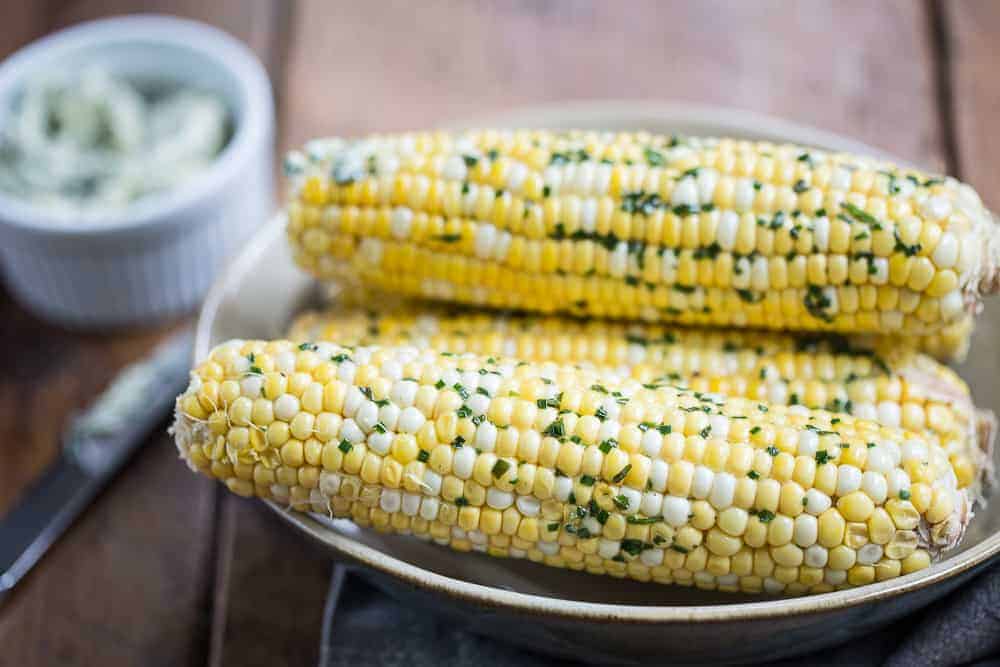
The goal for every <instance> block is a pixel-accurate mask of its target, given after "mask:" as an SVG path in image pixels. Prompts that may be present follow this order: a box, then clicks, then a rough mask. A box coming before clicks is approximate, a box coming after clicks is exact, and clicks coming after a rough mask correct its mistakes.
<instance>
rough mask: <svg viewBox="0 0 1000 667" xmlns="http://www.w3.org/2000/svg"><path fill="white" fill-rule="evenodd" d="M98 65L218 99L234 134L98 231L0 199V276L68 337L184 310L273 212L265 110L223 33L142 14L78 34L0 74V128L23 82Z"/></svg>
mask: <svg viewBox="0 0 1000 667" xmlns="http://www.w3.org/2000/svg"><path fill="white" fill-rule="evenodd" d="M89 64H101V65H104V66H105V67H107V68H108V69H110V70H112V71H114V72H116V73H121V74H124V75H126V76H135V77H139V78H145V77H157V78H166V79H168V80H176V81H180V82H182V83H188V84H190V85H194V86H198V87H201V88H206V89H210V90H213V91H216V92H218V93H219V94H221V95H222V97H223V99H224V100H225V101H226V103H227V105H228V107H229V110H230V113H231V114H232V120H233V134H232V137H231V138H230V140H229V143H228V144H227V145H226V148H225V149H224V150H223V152H222V153H221V154H220V155H219V157H218V159H217V160H216V161H215V163H214V164H213V165H212V166H211V167H209V168H208V169H206V170H205V171H204V172H202V173H201V174H198V175H196V176H194V177H192V178H191V179H190V180H189V181H187V182H186V183H184V184H182V185H181V186H180V187H178V188H177V189H175V190H170V191H167V192H164V193H161V194H155V195H151V196H149V197H146V198H143V199H141V200H139V201H137V202H135V203H134V204H132V205H130V206H129V207H128V208H126V209H124V210H123V211H121V212H120V213H116V214H113V215H109V216H108V217H107V218H105V219H102V220H100V221H95V222H89V221H88V222H84V221H76V220H65V219H58V218H56V217H54V216H52V215H51V214H49V213H47V212H46V211H44V210H41V209H39V208H37V207H33V206H31V205H29V204H27V203H25V202H23V201H20V200H18V199H16V198H14V197H11V196H9V195H6V194H3V193H0V265H2V268H3V274H4V276H5V277H6V284H7V287H8V289H10V291H11V292H12V293H13V294H14V295H15V296H16V298H17V299H18V300H19V301H21V302H22V303H23V304H24V305H25V306H26V307H28V308H29V309H30V310H32V311H34V312H35V313H37V314H38V315H40V316H42V317H44V318H46V319H49V320H53V321H55V322H58V323H60V324H64V325H68V326H75V327H107V326H118V325H126V324H147V323H152V322H155V321H156V320H160V319H163V318H165V317H168V316H171V315H176V314H178V313H182V312H185V311H187V310H190V309H191V308H193V307H194V306H195V305H196V304H197V303H198V302H199V301H200V300H201V298H202V297H203V296H204V294H205V292H206V291H207V290H208V288H209V286H210V285H211V283H212V280H213V278H214V277H215V275H216V273H217V272H218V270H219V269H220V268H221V267H222V266H223V265H224V264H225V262H226V260H227V259H228V257H229V256H230V255H232V254H233V253H234V252H235V251H236V249H237V248H238V247H239V246H240V245H241V244H242V243H243V242H244V241H245V240H246V239H247V238H248V237H249V235H250V234H251V232H253V230H254V229H255V228H256V227H257V226H259V225H260V224H261V223H263V222H264V221H265V220H266V219H267V218H268V216H269V215H270V213H271V212H272V210H273V207H274V180H273V179H274V173H273V164H274V104H273V100H272V97H271V87H270V83H269V81H268V78H267V74H266V73H265V71H264V68H263V67H262V66H261V64H260V62H259V61H258V60H257V58H256V56H254V54H253V52H252V51H251V50H250V49H249V48H247V47H246V46H245V45H244V44H243V43H241V42H240V41H238V40H236V39H234V38H233V37H231V36H229V35H227V34H226V33H224V32H222V31H220V30H216V29H215V28H211V27H209V26H207V25H203V24H200V23H196V22H193V21H186V20H182V19H177V18H172V17H167V16H156V15H144V16H130V17H121V18H113V19H107V20H101V21H94V22H92V23H85V24H82V25H79V26H76V27H73V28H69V29H67V30H63V31H61V32H57V33H55V34H53V35H51V36H49V37H46V38H44V39H41V40H39V41H37V42H35V43H33V44H31V45H30V46H28V47H26V48H24V49H22V50H20V51H18V52H17V53H15V54H14V55H12V56H11V57H10V58H8V59H7V60H5V61H4V62H3V63H2V64H0V124H2V123H3V122H5V117H6V116H7V115H8V114H9V113H10V108H11V102H12V100H13V99H14V98H15V96H16V95H18V94H19V91H20V90H21V85H22V83H23V82H24V81H25V80H26V79H28V78H30V77H32V76H38V75H40V74H41V73H43V72H48V71H51V70H52V69H53V68H60V67H79V66H81V65H89Z"/></svg>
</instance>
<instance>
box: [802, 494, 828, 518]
mask: <svg viewBox="0 0 1000 667" xmlns="http://www.w3.org/2000/svg"><path fill="white" fill-rule="evenodd" d="M832 504H833V501H831V500H830V496H828V495H826V494H825V493H823V492H822V491H819V490H818V489H809V490H808V491H806V502H805V505H804V507H805V510H806V511H807V512H809V513H810V514H812V515H814V516H819V515H820V514H822V513H823V512H825V511H827V510H828V509H830V506H831V505H832Z"/></svg>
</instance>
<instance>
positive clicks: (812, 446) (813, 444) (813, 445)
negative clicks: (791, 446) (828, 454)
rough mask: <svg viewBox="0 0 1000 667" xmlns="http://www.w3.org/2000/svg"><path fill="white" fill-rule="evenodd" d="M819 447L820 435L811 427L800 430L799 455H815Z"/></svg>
mask: <svg viewBox="0 0 1000 667" xmlns="http://www.w3.org/2000/svg"><path fill="white" fill-rule="evenodd" d="M817 449H819V436H818V435H816V433H815V432H814V431H810V430H809V429H802V430H801V431H799V448H798V454H799V456H809V457H812V456H815V455H816V450H817Z"/></svg>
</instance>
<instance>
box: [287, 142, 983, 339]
mask: <svg viewBox="0 0 1000 667" xmlns="http://www.w3.org/2000/svg"><path fill="white" fill-rule="evenodd" d="M286 167H287V168H288V172H289V173H290V174H291V175H292V176H293V177H294V181H295V184H296V187H295V188H294V195H293V198H292V201H291V202H290V203H289V206H288V218H289V225H288V233H289V239H290V241H291V243H292V247H293V250H294V254H295V256H296V260H297V261H298V262H299V264H300V265H302V266H303V267H304V268H306V269H307V270H309V271H310V272H312V273H313V274H315V275H317V276H319V277H321V278H330V277H334V276H336V275H339V274H340V273H342V269H343V268H344V267H345V266H346V267H348V268H349V269H350V272H351V273H352V274H353V275H354V276H355V277H356V278H357V279H359V280H360V281H362V282H363V283H364V284H365V285H367V286H372V287H391V289H392V290H393V291H395V292H398V293H405V294H410V295H421V296H425V297H432V298H437V299H446V300H451V301H460V302H465V303H471V304H478V305H490V306H496V307H509V308H519V309H527V310H533V311H539V312H545V313H552V312H570V313H574V314H580V315H594V316H606V317H616V318H628V319H643V320H668V321H677V322H682V323H687V324H709V325H727V326H754V327H769V328H783V329H806V330H836V331H852V332H873V333H901V334H908V335H912V334H921V335H922V334H929V333H934V332H936V331H939V330H941V329H942V328H944V327H946V326H948V325H950V324H952V323H955V322H958V321H960V320H961V319H962V318H963V316H965V314H966V313H968V312H972V311H975V310H976V309H977V308H978V307H979V296H980V294H981V293H989V292H993V291H996V288H997V287H998V284H997V283H998V272H997V270H996V257H997V255H998V253H1000V241H998V240H997V237H998V235H997V234H996V226H995V223H994V221H993V218H992V216H991V215H990V213H989V212H988V211H987V210H986V209H985V208H984V207H983V205H982V202H981V201H980V200H979V198H978V196H977V195H976V193H975V192H974V191H973V190H972V189H971V188H969V187H968V186H967V185H964V184H961V183H959V182H958V181H955V180H954V179H951V178H938V177H932V176H928V175H925V174H922V173H918V172H915V171H912V170H907V169H902V168H898V167H895V166H893V165H889V164H883V163H880V162H877V161H873V160H871V159H868V158H864V157H859V156H852V155H844V154H833V153H825V152H821V151H817V150H812V149H804V148H801V147H797V146H792V145H777V144H769V143H763V142H748V141H740V140H733V139H699V138H678V137H667V136H661V135H651V134H647V133H641V132H640V133H621V134H612V133H599V132H582V131H575V132H574V131H571V132H564V133H551V132H545V131H530V130H509V131H507V130H504V131H500V130H482V131H468V132H463V133H458V134H450V133H444V132H440V133H417V134H405V135H387V136H374V137H370V138H368V139H365V140H361V141H355V142H345V141H341V140H337V139H330V140H317V141H314V142H311V143H310V144H309V145H307V147H306V150H305V153H303V154H293V155H292V156H291V158H290V159H289V161H288V162H287V163H286Z"/></svg>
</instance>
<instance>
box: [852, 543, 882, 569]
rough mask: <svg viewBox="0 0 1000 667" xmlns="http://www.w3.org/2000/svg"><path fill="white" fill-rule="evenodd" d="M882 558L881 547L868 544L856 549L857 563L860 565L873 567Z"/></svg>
mask: <svg viewBox="0 0 1000 667" xmlns="http://www.w3.org/2000/svg"><path fill="white" fill-rule="evenodd" d="M881 558H882V545H881V544H875V543H874V542H869V543H868V544H866V545H865V546H863V547H861V548H860V549H858V563H860V564H861V565H874V564H875V563H877V562H879V560H881Z"/></svg>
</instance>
